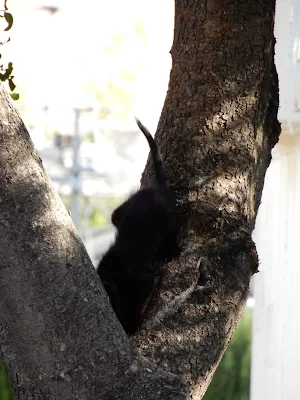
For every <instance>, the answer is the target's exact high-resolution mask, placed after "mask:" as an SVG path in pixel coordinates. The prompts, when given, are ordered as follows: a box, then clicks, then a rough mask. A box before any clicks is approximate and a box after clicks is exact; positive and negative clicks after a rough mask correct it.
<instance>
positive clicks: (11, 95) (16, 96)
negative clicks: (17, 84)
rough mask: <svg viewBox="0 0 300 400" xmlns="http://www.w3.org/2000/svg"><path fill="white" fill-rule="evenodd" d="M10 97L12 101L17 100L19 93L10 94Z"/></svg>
mask: <svg viewBox="0 0 300 400" xmlns="http://www.w3.org/2000/svg"><path fill="white" fill-rule="evenodd" d="M10 97H11V98H12V99H13V100H19V98H20V95H19V93H10Z"/></svg>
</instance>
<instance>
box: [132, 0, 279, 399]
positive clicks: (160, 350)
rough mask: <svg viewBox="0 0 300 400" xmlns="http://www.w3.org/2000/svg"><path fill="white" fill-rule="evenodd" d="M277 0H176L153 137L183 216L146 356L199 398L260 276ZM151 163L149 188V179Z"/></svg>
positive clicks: (274, 106)
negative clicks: (257, 233) (256, 239)
mask: <svg viewBox="0 0 300 400" xmlns="http://www.w3.org/2000/svg"><path fill="white" fill-rule="evenodd" d="M274 13H275V0H268V1H264V0H254V1H251V2H249V1H247V0H234V1H226V0H211V1H199V0H175V33H174V42H173V46H172V50H171V54H172V60H173V64H172V71H171V75H170V83H169V90H168V93H167V97H166V100H165V104H164V108H163V111H162V114H161V118H160V121H159V125H158V129H157V133H156V140H157V142H158V143H159V147H160V149H161V152H162V154H163V158H164V160H165V165H166V168H167V171H168V177H169V180H170V182H171V184H172V186H173V188H174V190H175V191H176V194H177V199H178V205H179V209H180V213H181V217H182V223H183V226H182V234H181V246H182V249H183V251H182V255H181V257H180V260H179V262H178V261H176V262H173V263H170V264H168V265H165V266H164V267H163V269H162V271H161V276H162V280H161V283H160V285H159V288H158V289H157V293H156V295H155V296H154V298H153V302H152V304H151V308H150V310H149V316H148V320H147V322H146V323H145V325H144V327H145V329H144V330H142V331H141V332H140V333H139V335H137V337H136V338H135V344H136V345H137V347H138V348H139V350H140V351H141V353H142V354H143V355H144V356H145V357H146V358H147V359H148V360H151V361H153V362H155V363H156V364H157V365H160V366H163V368H164V370H166V371H169V372H171V373H174V374H176V375H177V376H180V377H181V378H182V379H183V380H184V381H185V382H186V383H187V384H188V385H189V387H190V389H191V393H192V398H193V399H201V398H202V396H203V395H204V393H205V391H206V389H207V386H208V384H209V382H210V380H211V378H212V376H213V373H214V371H215V368H216V367H217V365H218V363H219V361H220V359H221V357H222V355H223V353H224V351H225V349H226V347H227V345H228V343H229V341H230V339H231V336H232V333H233V332H234V330H235V328H236V325H237V323H238V321H239V319H240V317H241V314H242V313H243V310H244V307H245V303H246V300H247V296H248V291H249V281H250V278H251V276H252V274H253V273H254V272H256V271H257V268H258V258H257V253H256V248H255V245H254V243H253V241H252V238H251V234H252V231H253V228H254V224H255V219H256V214H257V211H258V206H259V203H260V198H261V192H262V188H263V183H264V177H265V172H266V169H267V167H268V165H269V163H270V161H271V149H272V148H273V146H274V145H275V144H276V142H277V141H278V137H279V134H280V125H279V123H278V121H277V110H278V101H279V100H278V79H277V73H276V68H275V65H274V44H275V40H274V36H273V27H274V26H273V25H274ZM149 168H150V166H149V163H148V168H146V170H145V173H144V176H143V182H147V180H149V179H151V171H150V169H149Z"/></svg>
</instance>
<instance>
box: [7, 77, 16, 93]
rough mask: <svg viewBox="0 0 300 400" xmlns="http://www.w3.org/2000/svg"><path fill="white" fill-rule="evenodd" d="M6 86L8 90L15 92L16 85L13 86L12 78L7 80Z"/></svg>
mask: <svg viewBox="0 0 300 400" xmlns="http://www.w3.org/2000/svg"><path fill="white" fill-rule="evenodd" d="M8 86H9V88H10V90H11V91H12V92H13V91H14V90H15V88H16V85H15V84H14V82H13V77H12V76H11V77H10V78H9V79H8Z"/></svg>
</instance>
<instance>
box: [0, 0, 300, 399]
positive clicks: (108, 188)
mask: <svg viewBox="0 0 300 400" xmlns="http://www.w3.org/2000/svg"><path fill="white" fill-rule="evenodd" d="M7 5H8V8H9V12H11V13H12V14H13V17H14V25H13V27H12V29H11V30H10V31H9V32H8V33H3V35H4V37H3V38H2V39H1V41H5V40H6V39H7V37H8V36H10V37H11V41H10V42H9V43H7V44H5V46H3V48H2V53H3V57H2V61H3V62H4V63H5V62H8V61H11V62H13V64H14V77H15V78H14V82H15V83H16V85H17V89H16V91H17V92H18V93H19V94H20V99H19V100H18V101H17V102H16V103H15V104H16V107H17V108H18V109H19V112H20V114H21V116H22V118H23V121H24V122H25V125H26V126H27V129H28V130H29V133H30V135H31V138H32V140H33V142H34V144H35V146H36V148H37V150H38V151H39V154H40V157H41V158H42V160H43V164H44V166H45V168H46V170H47V172H48V174H49V176H50V178H51V180H52V183H53V185H54V186H55V188H56V189H57V191H58V193H59V194H60V196H61V197H62V199H63V201H64V203H65V205H66V208H67V209H68V210H70V212H71V216H72V218H73V221H74V223H75V225H76V227H77V229H78V231H79V233H80V236H81V237H82V239H83V241H84V243H85V245H86V248H87V251H88V252H89V255H90V257H91V259H92V261H93V263H94V265H95V266H96V265H97V263H98V261H99V258H100V256H101V254H102V253H103V252H104V251H105V250H106V249H107V247H108V246H109V244H110V242H111V241H112V239H113V236H114V232H113V229H112V227H111V225H110V215H111V212H112V210H113V209H114V208H115V207H116V205H118V204H119V203H120V202H121V201H122V200H123V199H124V197H125V196H126V195H128V193H130V191H131V190H134V189H135V188H137V187H138V186H139V180H140V175H141V172H142V170H143V168H144V165H145V162H146V159H147V155H148V146H147V143H146V141H145V139H144V137H143V136H142V135H141V134H140V133H139V131H138V130H137V127H136V125H135V121H134V116H138V117H139V118H140V119H141V120H142V122H143V123H144V124H145V125H146V126H147V127H148V128H149V129H150V130H151V131H152V132H153V133H154V132H155V129H156V126H157V122H158V119H159V116H160V112H161V109H162V106H163V102H164V98H165V94H166V90H167V86H168V79H169V72H170V67H171V57H170V54H169V50H170V48H171V44H172V38H173V18H174V1H173V0H164V1H160V0H140V1H138V0H127V1H126V2H124V1H122V0H110V1H101V0H98V1H96V0H85V1H84V2H82V3H80V2H74V1H71V0H9V1H8V4H7ZM0 22H1V23H2V22H3V24H5V22H4V21H0ZM4 27H5V25H4ZM2 28H3V27H0V32H3V29H2ZM5 34H6V36H5ZM275 35H276V38H277V45H276V65H277V69H278V72H279V79H280V113H279V119H280V121H281V123H282V128H283V133H282V136H281V139H280V142H279V143H278V145H277V146H276V148H275V149H274V151H273V161H272V164H271V167H270V168H269V170H268V173H267V177H266V183H265V189H264V193H263V198H262V205H261V207H260V210H259V215H258V220H257V224H256V230H255V232H254V239H255V241H256V243H257V247H258V252H259V256H260V260H261V265H260V273H259V274H256V276H255V278H254V282H253V288H251V293H250V298H249V301H248V307H247V309H246V312H245V315H244V317H243V319H242V321H241V323H240V326H239V328H238V330H237V331H236V333H235V335H234V336H233V339H232V342H231V344H230V345H229V347H228V350H227V351H226V353H225V356H224V357H223V360H222V362H221V364H220V366H219V368H218V370H217V372H216V374H215V376H214V379H213V381H212V384H211V385H210V387H209V389H208V392H207V394H206V395H205V400H213V399H214V400H216V399H220V400H248V399H250V398H251V399H252V400H268V399H272V400H274V399H275V400H285V399H287V400H294V399H295V400H296V399H299V398H300V380H299V379H298V378H297V375H298V371H299V370H300V345H299V344H298V343H299V340H298V334H299V328H300V313H299V311H298V304H299V302H300V294H299V293H300V291H299V289H298V286H299V283H300V262H299V255H300V249H299V226H300V214H299V211H298V204H300V198H299V199H298V197H299V194H300V193H299V191H298V190H297V182H298V176H299V174H300V141H299V140H298V137H299V132H298V131H299V121H300V120H299V100H300V87H299V82H300V74H299V72H300V70H299V62H300V0H277V9H276V23H275ZM298 200H299V201H298ZM253 293H254V297H253ZM252 319H253V323H252ZM251 343H252V348H251ZM250 364H251V366H250ZM250 370H251V373H250ZM250 375H251V379H250ZM13 398H14V396H13V393H12V390H11V388H10V386H9V383H8V381H7V378H6V375H5V371H4V367H3V365H1V364H0V400H11V399H13Z"/></svg>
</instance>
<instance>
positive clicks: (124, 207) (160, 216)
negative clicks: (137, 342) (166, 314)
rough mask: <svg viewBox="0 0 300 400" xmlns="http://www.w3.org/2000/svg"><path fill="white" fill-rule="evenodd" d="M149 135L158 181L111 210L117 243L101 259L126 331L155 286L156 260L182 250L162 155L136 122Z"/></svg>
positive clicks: (101, 268)
mask: <svg viewBox="0 0 300 400" xmlns="http://www.w3.org/2000/svg"><path fill="white" fill-rule="evenodd" d="M136 122H137V125H138V127H139V128H140V130H141V131H142V132H143V134H144V136H145V137H146V139H147V141H148V143H149V146H150V150H151V155H152V160H153V166H154V172H155V181H154V183H152V184H151V185H149V186H146V187H141V189H140V190H138V191H137V192H136V193H134V194H133V195H132V196H130V197H129V199H127V200H126V201H125V202H124V203H123V204H121V205H120V206H119V207H118V208H117V209H116V210H115V211H114V212H113V214H112V218H111V219H112V223H113V224H114V225H115V227H116V228H117V233H116V238H115V241H114V243H113V244H112V245H111V247H110V248H109V249H108V251H107V252H106V253H105V254H104V256H103V258H102V259H101V261H100V263H99V266H98V268H97V272H98V275H99V276H100V279H101V280H102V283H103V284H104V287H105V289H106V291H107V293H108V296H109V298H110V301H111V304H112V306H113V309H114V311H115V313H116V315H117V317H118V319H119V321H120V322H121V324H122V326H123V328H124V330H125V332H126V333H127V334H133V333H135V332H136V330H137V329H138V328H139V326H140V324H141V321H142V317H143V314H144V311H145V309H146V306H147V304H148V301H149V299H150V297H151V295H152V292H153V289H154V285H155V281H156V279H155V273H154V271H153V269H152V263H153V261H155V260H170V259H172V258H174V257H176V256H177V255H178V254H179V247H178V245H177V235H178V230H179V224H178V218H177V213H176V201H175V197H174V195H173V193H172V192H171V191H170V189H169V188H168V186H167V182H166V178H165V172H164V166H163V162H162V158H161V156H160V153H159V150H158V148H157V146H156V143H155V141H154V139H153V137H152V136H151V134H150V132H149V131H148V130H147V129H146V128H145V127H144V125H143V124H142V123H141V122H140V121H139V120H136Z"/></svg>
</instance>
